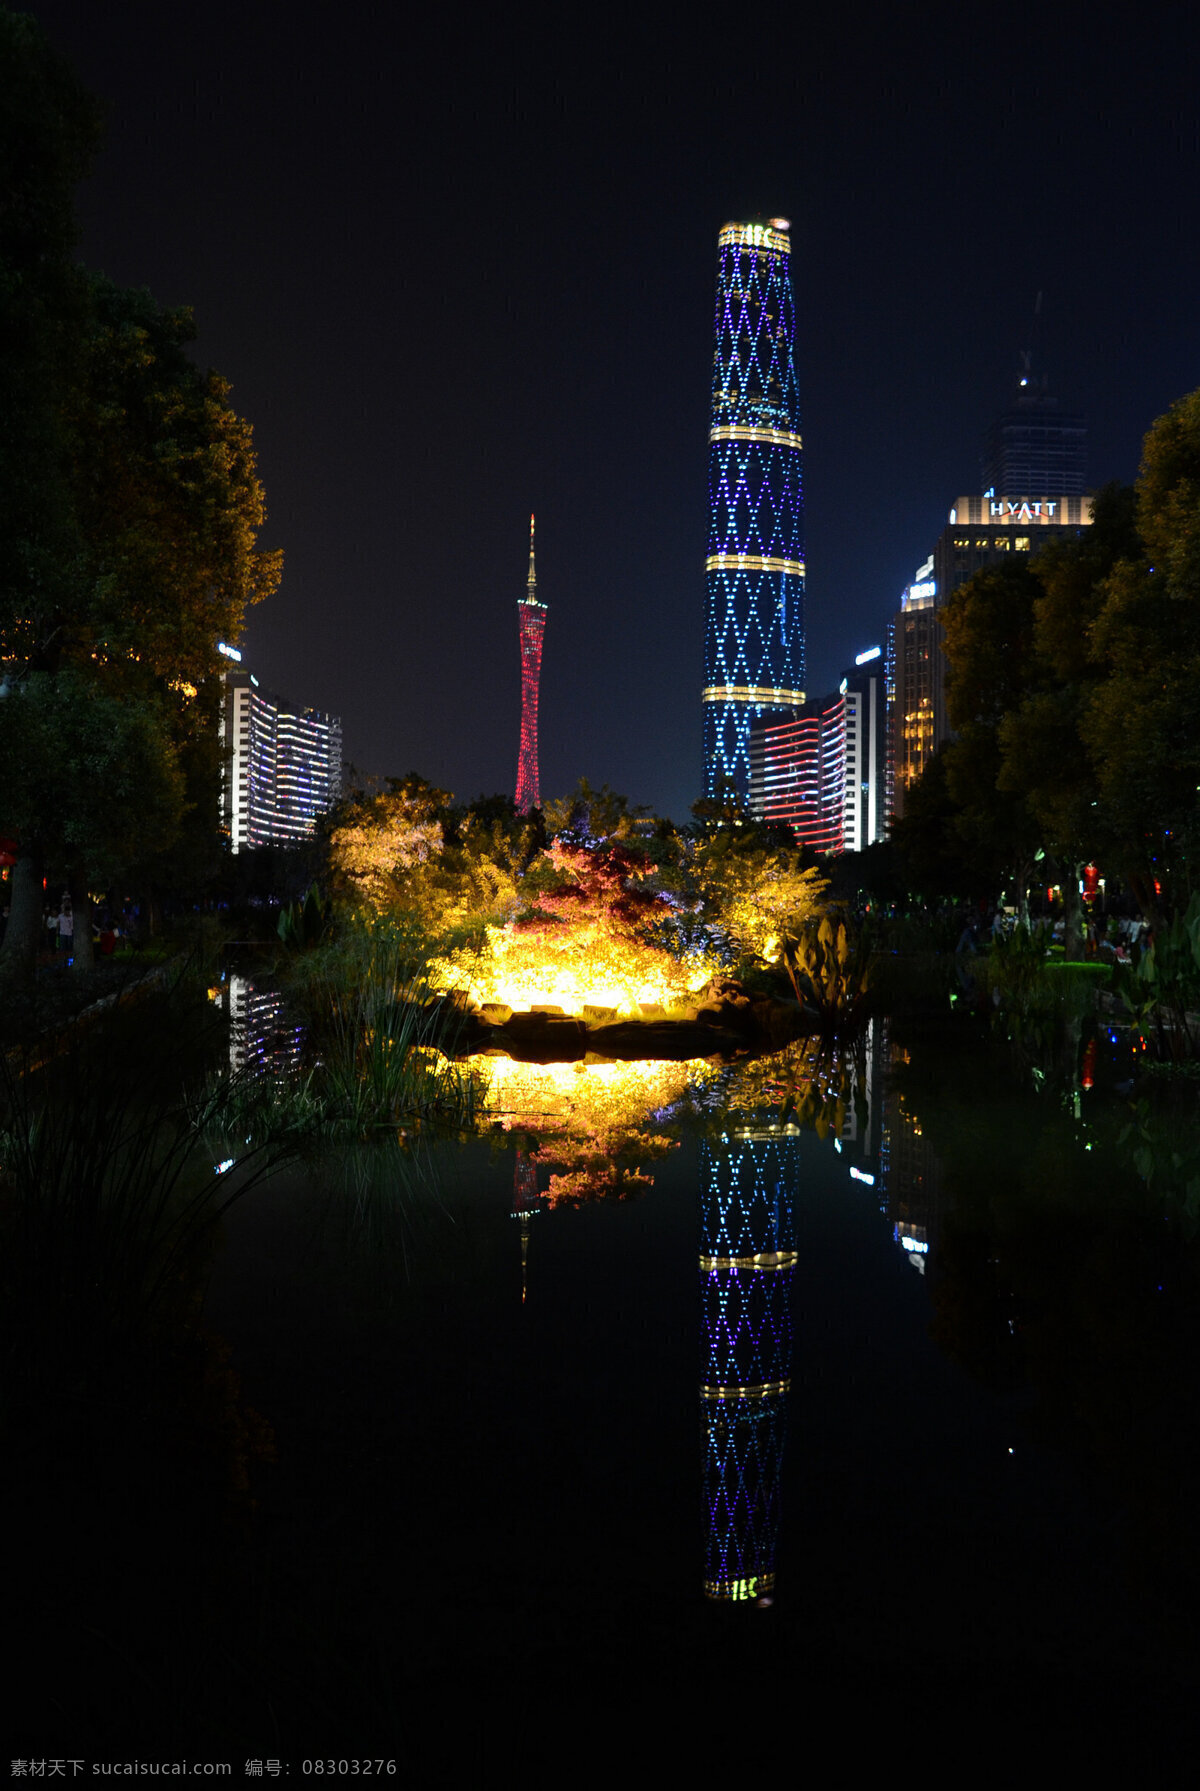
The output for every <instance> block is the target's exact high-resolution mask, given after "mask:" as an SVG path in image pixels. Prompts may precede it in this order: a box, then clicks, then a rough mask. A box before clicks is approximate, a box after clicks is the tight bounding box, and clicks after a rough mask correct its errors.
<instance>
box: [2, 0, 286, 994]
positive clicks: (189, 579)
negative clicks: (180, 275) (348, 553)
mask: <svg viewBox="0 0 1200 1791" xmlns="http://www.w3.org/2000/svg"><path fill="white" fill-rule="evenodd" d="M0 67H2V69H3V74H2V75H0V82H2V84H3V86H2V91H0V183H2V191H3V195H4V198H3V203H0V304H2V306H3V313H4V324H5V327H4V329H3V330H2V331H0V381H2V386H3V389H2V392H0V402H3V404H4V409H5V415H6V419H7V427H6V431H5V433H4V437H3V440H2V442H0V674H2V675H0V711H2V713H0V750H2V751H3V753H4V757H5V762H6V766H7V767H8V773H9V774H8V775H7V776H6V777H5V779H4V781H3V784H2V785H0V832H3V833H5V834H6V835H9V836H12V837H14V838H15V839H16V840H17V842H18V866H17V871H16V873H15V882H14V892H13V921H12V923H10V928H9V933H10V934H11V936H12V937H11V939H10V938H9V937H8V936H6V940H5V961H6V963H7V964H8V965H9V967H10V968H11V967H12V966H13V965H14V964H18V965H20V966H21V967H22V968H24V967H27V966H28V964H29V962H30V961H31V951H30V937H31V936H30V933H29V926H30V914H31V912H32V908H31V903H32V900H33V896H32V890H33V885H34V884H35V883H36V884H38V886H39V889H40V877H41V874H42V870H43V869H46V870H52V871H54V872H55V873H56V874H61V875H62V876H63V877H64V878H66V879H69V880H70V881H71V883H72V885H73V886H78V887H79V889H80V890H81V891H86V889H87V887H88V885H89V883H90V884H95V883H100V882H104V883H107V882H108V881H109V880H111V879H112V878H113V877H114V876H116V875H117V874H119V873H120V872H121V871H129V870H132V869H134V868H135V867H138V866H140V868H141V869H142V871H143V872H145V871H146V870H147V869H148V868H149V867H150V865H151V863H152V861H153V860H154V859H155V857H156V855H157V856H158V858H159V868H160V869H161V854H162V853H164V852H166V851H168V850H169V849H170V848H171V847H172V845H173V844H174V843H175V842H176V841H177V840H178V839H179V837H180V832H181V829H182V828H183V827H184V825H185V821H186V819H187V817H188V816H189V814H190V816H191V817H192V819H193V822H194V824H195V828H196V831H197V832H198V833H202V834H203V835H204V836H205V837H206V838H207V839H209V840H215V836H216V829H217V803H218V790H219V784H218V778H219V758H218V754H217V752H216V747H215V734H216V726H217V718H218V713H219V705H220V691H221V683H220V672H221V669H222V664H223V662H222V660H221V658H220V656H219V654H218V653H217V641H218V639H225V640H236V638H237V637H238V635H239V633H240V631H241V628H242V625H243V619H244V615H245V611H246V608H247V606H248V605H249V604H251V603H256V602H258V601H260V600H261V599H262V598H264V597H266V596H268V595H269V594H270V593H271V592H272V591H273V590H274V589H275V588H276V586H277V584H278V582H279V576H280V571H281V556H280V555H279V554H278V553H264V552H262V551H261V550H260V549H259V548H258V546H257V540H256V537H257V532H258V530H259V529H260V527H261V526H262V523H263V520H264V505H263V492H262V486H261V484H260V481H259V478H258V473H257V468H256V465H255V459H254V450H253V444H252V440H251V432H250V426H249V424H247V423H246V422H244V421H243V420H242V419H241V418H240V417H238V416H237V415H236V413H235V412H234V411H233V409H232V408H231V406H230V404H229V401H228V400H229V388H228V386H227V385H226V383H225V382H224V380H222V379H221V378H220V376H219V375H217V374H215V373H212V372H210V371H202V370H200V369H199V368H197V367H196V365H195V364H194V362H193V361H192V360H191V359H190V358H189V355H188V353H187V348H188V344H189V343H190V342H191V341H192V340H193V338H194V334H195V331H194V326H193V323H192V319H191V315H190V313H189V312H187V311H186V310H164V309H163V308H161V307H160V306H159V305H158V304H156V302H155V301H154V299H153V298H152V297H151V296H150V294H149V293H147V292H138V291H125V290H122V289H121V288H119V287H117V286H114V285H113V283H112V282H111V281H109V280H107V279H105V278H104V277H102V276H101V275H97V274H92V273H88V272H87V271H86V270H84V269H82V268H80V267H77V266H76V265H74V263H73V261H72V259H71V253H72V249H73V243H74V218H73V209H72V196H73V188H74V185H75V182H76V181H77V180H78V178H79V176H80V175H81V174H82V173H83V172H84V171H85V169H86V167H87V165H88V162H89V160H90V157H91V155H92V153H93V151H94V149H95V146H96V143H97V141H98V135H99V132H98V122H97V109H96V107H95V104H94V102H92V101H91V100H90V98H89V97H88V96H87V95H86V94H85V93H84V92H83V90H82V89H81V88H80V87H79V86H78V84H77V83H76V82H75V80H74V77H73V76H72V75H71V73H70V71H69V70H68V69H67V68H66V67H65V65H64V64H62V63H61V61H59V59H58V58H57V57H55V56H54V54H53V53H52V52H51V51H50V50H49V48H48V47H47V45H46V44H45V41H44V39H43V38H42V36H41V33H40V31H39V30H38V29H37V27H36V25H34V23H33V21H32V20H29V19H27V18H24V17H23V16H22V15H19V14H14V13H11V12H8V11H7V10H0ZM131 796H135V797H136V800H131ZM17 885H20V886H21V889H20V893H19V892H18V888H17Z"/></svg>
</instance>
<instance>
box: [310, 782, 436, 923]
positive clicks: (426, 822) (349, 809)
mask: <svg viewBox="0 0 1200 1791" xmlns="http://www.w3.org/2000/svg"><path fill="white" fill-rule="evenodd" d="M449 801H450V797H449V794H448V792H447V791H445V790H439V789H437V788H436V787H435V786H434V785H433V784H430V783H427V782H426V780H425V779H424V778H423V777H419V776H418V775H417V773H416V772H415V771H411V772H409V774H408V776H407V777H404V778H388V780H387V787H386V789H384V790H382V791H380V792H378V793H377V794H374V795H369V796H360V797H357V798H352V799H351V801H350V802H348V803H346V804H344V805H343V807H342V810H341V811H340V813H339V814H338V816H337V817H336V819H335V824H334V826H333V828H332V831H331V833H330V841H329V843H330V858H331V864H332V867H333V872H334V875H335V877H336V878H337V879H338V886H339V887H340V888H341V889H342V890H344V891H346V892H348V893H350V894H352V895H354V896H357V897H358V898H360V899H361V900H362V901H363V902H364V903H365V904H366V905H367V906H368V907H369V908H371V909H373V910H374V911H375V912H376V913H382V912H383V911H384V910H385V909H388V908H392V907H401V906H406V905H411V906H414V907H415V906H417V904H416V902H412V903H408V904H406V903H405V900H404V897H405V896H406V895H407V894H409V893H410V890H411V885H410V882H409V879H408V875H407V874H408V873H409V872H410V871H412V870H413V868H414V867H416V866H420V865H424V864H427V863H428V862H429V859H430V858H431V857H432V856H433V855H434V854H435V853H438V852H440V851H441V849H442V845H443V843H444V834H443V831H442V823H441V820H440V819H439V818H438V817H439V811H440V810H442V809H444V808H445V807H446V805H447V804H448V803H449Z"/></svg>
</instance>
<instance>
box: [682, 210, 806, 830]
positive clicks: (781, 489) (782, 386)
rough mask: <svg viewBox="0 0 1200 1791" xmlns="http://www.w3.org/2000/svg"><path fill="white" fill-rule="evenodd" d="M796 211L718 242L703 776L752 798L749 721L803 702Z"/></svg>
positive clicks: (737, 227)
mask: <svg viewBox="0 0 1200 1791" xmlns="http://www.w3.org/2000/svg"><path fill="white" fill-rule="evenodd" d="M787 232H788V221H787V219H786V218H772V219H771V220H770V222H769V223H766V224H726V225H725V226H724V228H723V229H722V230H721V233H720V235H719V237H718V238H717V242H718V263H717V315H716V329H715V343H714V353H713V385H712V426H711V428H710V430H709V436H708V439H709V452H708V499H709V531H708V559H707V561H706V562H705V569H706V573H707V595H706V604H705V624H704V686H705V688H704V697H703V702H704V790H705V794H706V795H707V796H710V797H712V796H716V795H717V794H718V793H719V792H720V791H721V789H722V787H723V785H724V784H725V780H726V779H732V781H733V784H734V786H735V788H736V791H737V794H738V796H739V798H740V799H741V801H742V802H743V803H745V802H746V800H747V798H748V795H749V789H750V724H751V722H752V721H753V720H755V719H756V718H758V717H759V716H762V717H765V718H766V719H767V720H768V721H771V722H780V721H786V720H789V719H790V718H791V717H792V716H794V714H795V711H796V710H797V709H798V708H799V707H800V705H801V704H802V703H803V702H804V500H803V490H802V484H801V447H800V410H799V402H798V398H797V392H796V372H795V367H794V366H793V362H792V347H793V342H794V339H795V333H796V321H795V307H794V302H793V299H792V281H791V241H790V239H789V237H788V234H787Z"/></svg>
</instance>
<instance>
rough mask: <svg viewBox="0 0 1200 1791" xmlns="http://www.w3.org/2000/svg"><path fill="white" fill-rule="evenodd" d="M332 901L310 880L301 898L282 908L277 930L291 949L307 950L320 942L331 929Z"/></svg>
mask: <svg viewBox="0 0 1200 1791" xmlns="http://www.w3.org/2000/svg"><path fill="white" fill-rule="evenodd" d="M332 913H333V906H332V903H330V902H329V901H327V900H325V899H323V898H322V895H321V892H320V890H319V889H318V888H317V886H316V884H315V883H310V885H309V887H308V889H307V891H306V892H305V895H304V897H303V899H302V900H300V901H297V902H289V903H288V904H287V905H286V907H283V908H281V909H280V910H279V922H278V926H277V929H276V930H277V932H278V934H279V937H280V939H281V940H282V941H283V943H284V945H286V946H287V948H288V950H289V951H305V950H308V949H310V948H311V947H312V946H314V945H320V943H321V941H322V939H324V938H325V937H326V935H327V934H328V932H329V926H330V920H331V917H332Z"/></svg>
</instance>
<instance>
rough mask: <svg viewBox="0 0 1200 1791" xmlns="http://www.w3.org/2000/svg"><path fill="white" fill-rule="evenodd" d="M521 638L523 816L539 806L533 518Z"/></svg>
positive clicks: (540, 633)
mask: <svg viewBox="0 0 1200 1791" xmlns="http://www.w3.org/2000/svg"><path fill="white" fill-rule="evenodd" d="M517 616H518V626H519V629H520V637H521V747H520V751H519V753H518V755H517V810H518V812H519V813H520V814H523V815H527V814H528V813H529V811H530V809H531V808H540V807H541V804H542V798H541V788H540V784H539V781H538V682H539V680H540V678H541V675H542V640H543V637H544V635H545V633H546V605H545V604H544V603H539V602H538V597H537V573H536V571H535V569H534V563H533V517H532V516H531V517H530V518H529V576H528V578H527V579H526V581H525V596H524V598H523V599H522V600H521V602H520V603H518V604H517Z"/></svg>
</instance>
